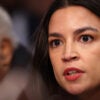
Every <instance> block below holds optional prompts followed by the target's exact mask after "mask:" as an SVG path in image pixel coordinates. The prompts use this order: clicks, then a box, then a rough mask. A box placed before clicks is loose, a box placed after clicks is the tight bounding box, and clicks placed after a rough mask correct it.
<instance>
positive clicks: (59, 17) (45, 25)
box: [33, 0, 100, 100]
mask: <svg viewBox="0 0 100 100" xmlns="http://www.w3.org/2000/svg"><path fill="white" fill-rule="evenodd" d="M34 47H35V50H34V57H33V65H34V70H35V71H36V72H37V74H38V75H39V74H40V75H41V78H42V79H41V80H43V82H44V84H45V85H44V86H46V89H47V90H46V91H48V94H47V92H45V93H46V94H47V95H49V96H50V97H51V99H50V100H58V99H59V100H64V99H65V100H99V99H100V3H99V0H55V1H54V3H53V4H52V5H51V7H50V9H49V10H48V12H47V13H46V15H45V17H44V19H43V20H42V22H41V25H40V27H39V29H38V31H37V32H36V34H35V42H34ZM38 75H37V76H38ZM37 82H38V81H37ZM58 84H59V85H58ZM40 88H41V86H40ZM38 91H39V90H38ZM39 92H40V93H41V94H42V93H43V92H42V90H40V91H39ZM46 94H45V95H46ZM43 96H44V95H43ZM44 97H45V96H44ZM62 98H63V99H62ZM46 99H47V98H46Z"/></svg>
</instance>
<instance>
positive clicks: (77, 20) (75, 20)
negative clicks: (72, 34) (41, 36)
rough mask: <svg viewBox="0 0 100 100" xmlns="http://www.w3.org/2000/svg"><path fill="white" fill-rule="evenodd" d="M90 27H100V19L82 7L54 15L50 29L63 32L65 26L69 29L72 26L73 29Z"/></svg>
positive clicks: (73, 7)
mask: <svg viewBox="0 0 100 100" xmlns="http://www.w3.org/2000/svg"><path fill="white" fill-rule="evenodd" d="M61 24H63V26H62V25H61ZM90 25H93V26H98V25H99V26H100V18H99V17H97V16H96V15H95V14H94V13H92V12H91V11H89V10H88V9H86V8H84V7H82V6H70V7H66V8H62V9H59V10H57V11H55V12H54V13H53V15H52V16H51V19H50V22H49V29H52V28H55V29H56V30H58V29H62V30H63V28H64V26H66V27H67V28H70V27H72V26H73V28H79V27H86V26H90ZM56 27H59V28H56ZM99 28H100V27H99Z"/></svg>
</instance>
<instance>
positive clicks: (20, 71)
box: [0, 7, 31, 100]
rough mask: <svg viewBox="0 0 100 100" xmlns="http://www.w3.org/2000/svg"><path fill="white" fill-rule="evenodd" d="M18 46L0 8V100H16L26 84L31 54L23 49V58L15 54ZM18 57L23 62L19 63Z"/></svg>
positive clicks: (8, 22) (15, 36)
mask: <svg viewBox="0 0 100 100" xmlns="http://www.w3.org/2000/svg"><path fill="white" fill-rule="evenodd" d="M20 45H22V44H21V43H20V40H19V38H18V37H17V35H16V34H15V33H14V31H13V29H12V21H11V18H10V16H9V15H8V13H7V12H6V11H5V10H4V9H3V8H2V7H0V100H18V98H19V96H20V94H21V93H22V92H23V91H24V89H25V88H26V86H27V84H28V81H29V77H30V67H29V66H28V63H29V61H30V58H31V53H30V52H29V51H28V50H27V49H25V50H24V51H23V53H22V54H23V55H24V56H23V57H22V56H20V53H21V52H20V53H19V52H17V51H18V48H19V46H20ZM17 55H18V56H17ZM18 57H19V58H20V59H24V62H23V61H22V62H21V61H20V63H19V61H18V60H19V58H18ZM25 57H26V58H25Z"/></svg>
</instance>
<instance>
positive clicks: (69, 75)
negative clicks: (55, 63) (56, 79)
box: [63, 67, 84, 81]
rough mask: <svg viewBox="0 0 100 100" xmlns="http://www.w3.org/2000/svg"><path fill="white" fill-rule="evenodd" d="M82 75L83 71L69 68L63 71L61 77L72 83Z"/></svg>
mask: <svg viewBox="0 0 100 100" xmlns="http://www.w3.org/2000/svg"><path fill="white" fill-rule="evenodd" d="M83 73H84V71H82V70H80V69H77V68H72V67H71V68H67V69H65V71H64V73H63V75H64V77H65V78H66V79H67V80H69V81H74V80H77V79H78V78H80V77H81V76H82V74H83Z"/></svg>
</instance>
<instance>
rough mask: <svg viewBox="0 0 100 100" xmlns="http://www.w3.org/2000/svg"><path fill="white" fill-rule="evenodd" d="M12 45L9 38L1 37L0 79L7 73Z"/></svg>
mask: <svg viewBox="0 0 100 100" xmlns="http://www.w3.org/2000/svg"><path fill="white" fill-rule="evenodd" d="M13 50H14V48H13V45H12V43H11V41H10V39H9V38H6V37H5V38H3V39H2V40H1V42H0V80H1V79H3V77H4V76H5V75H6V74H7V73H8V71H9V70H10V67H11V65H10V64H11V60H12V57H13Z"/></svg>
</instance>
